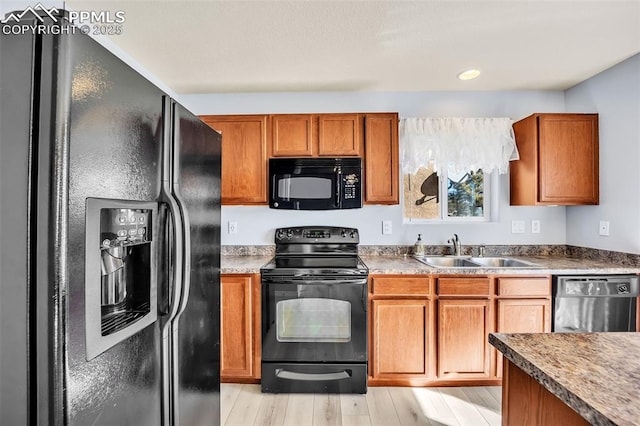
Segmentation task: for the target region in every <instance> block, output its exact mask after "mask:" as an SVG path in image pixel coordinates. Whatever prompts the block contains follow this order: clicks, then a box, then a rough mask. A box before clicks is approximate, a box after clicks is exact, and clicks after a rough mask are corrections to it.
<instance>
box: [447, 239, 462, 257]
mask: <svg viewBox="0 0 640 426" xmlns="http://www.w3.org/2000/svg"><path fill="white" fill-rule="evenodd" d="M447 242H448V243H451V244H453V255H454V256H460V255H462V244H460V239H459V238H458V234H453V238H451V239H450V240H447Z"/></svg>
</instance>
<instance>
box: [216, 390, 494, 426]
mask: <svg viewBox="0 0 640 426" xmlns="http://www.w3.org/2000/svg"><path fill="white" fill-rule="evenodd" d="M501 392H502V388H501V387H499V386H488V387H441V388H400V387H370V388H369V389H368V392H367V394H366V395H336V394H263V393H261V392H260V385H241V384H228V383H223V384H222V385H221V398H220V402H221V404H220V405H221V407H220V408H221V410H220V411H221V413H220V416H221V424H222V425H224V426H247V425H295V426H320V425H330V426H340V425H345V426H347V425H385V426H387V425H388V426H391V425H443V426H444V425H446V426H452V425H469V426H480V425H496V426H499V425H500V421H501V418H500V409H501V398H502V394H501Z"/></svg>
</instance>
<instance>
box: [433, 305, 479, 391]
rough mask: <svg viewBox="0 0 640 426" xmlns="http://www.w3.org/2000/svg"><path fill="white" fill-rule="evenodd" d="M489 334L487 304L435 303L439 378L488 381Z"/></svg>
mask: <svg viewBox="0 0 640 426" xmlns="http://www.w3.org/2000/svg"><path fill="white" fill-rule="evenodd" d="M489 330H490V302H489V300H485V299H455V300H443V299H440V300H438V378H439V379H445V380H446V379H477V378H486V379H488V378H489V377H490V373H491V362H490V352H489V346H488V345H489V343H488V342H487V336H488V332H489Z"/></svg>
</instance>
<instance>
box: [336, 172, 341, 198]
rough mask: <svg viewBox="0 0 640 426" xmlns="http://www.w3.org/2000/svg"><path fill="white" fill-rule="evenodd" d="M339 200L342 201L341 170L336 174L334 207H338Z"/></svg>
mask: <svg viewBox="0 0 640 426" xmlns="http://www.w3.org/2000/svg"><path fill="white" fill-rule="evenodd" d="M341 200H342V170H338V171H337V173H336V207H340V201H341Z"/></svg>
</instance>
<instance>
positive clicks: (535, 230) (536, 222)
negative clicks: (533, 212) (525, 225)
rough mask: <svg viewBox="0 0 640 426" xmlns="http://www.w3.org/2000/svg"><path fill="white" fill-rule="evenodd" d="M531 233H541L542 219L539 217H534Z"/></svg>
mask: <svg viewBox="0 0 640 426" xmlns="http://www.w3.org/2000/svg"><path fill="white" fill-rule="evenodd" d="M531 233H532V234H539V233H540V221H539V220H538V219H534V220H532V221H531Z"/></svg>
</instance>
